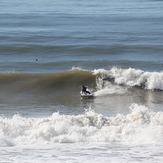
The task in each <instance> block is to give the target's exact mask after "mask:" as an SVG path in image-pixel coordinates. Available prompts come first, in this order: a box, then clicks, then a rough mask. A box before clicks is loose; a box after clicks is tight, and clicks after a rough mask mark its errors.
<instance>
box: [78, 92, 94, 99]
mask: <svg viewBox="0 0 163 163" xmlns="http://www.w3.org/2000/svg"><path fill="white" fill-rule="evenodd" d="M80 96H81V98H93V97H94V94H93V93H92V92H91V94H88V93H82V91H81V92H80Z"/></svg>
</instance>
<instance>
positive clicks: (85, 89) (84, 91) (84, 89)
mask: <svg viewBox="0 0 163 163" xmlns="http://www.w3.org/2000/svg"><path fill="white" fill-rule="evenodd" d="M82 93H84V94H87V93H88V94H91V93H90V92H89V91H87V88H86V87H85V86H83V88H82Z"/></svg>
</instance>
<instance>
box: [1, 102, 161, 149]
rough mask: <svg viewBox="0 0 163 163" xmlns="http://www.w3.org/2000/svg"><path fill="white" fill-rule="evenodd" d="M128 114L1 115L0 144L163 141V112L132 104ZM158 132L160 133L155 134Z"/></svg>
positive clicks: (88, 111)
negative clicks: (8, 116)
mask: <svg viewBox="0 0 163 163" xmlns="http://www.w3.org/2000/svg"><path fill="white" fill-rule="evenodd" d="M130 110H131V112H130V113H129V114H126V115H124V114H117V115H115V116H113V117H108V116H103V115H101V114H97V113H95V112H94V111H93V110H91V109H90V110H87V111H86V112H85V113H84V114H80V115H61V114H59V113H53V114H52V115H51V116H49V117H46V118H45V117H44V118H24V117H22V116H20V115H14V116H13V117H12V118H4V117H0V126H1V131H0V132H1V134H0V146H16V145H30V144H32V145H33V144H39V145H40V144H41V145H43V144H53V143H76V142H105V143H119V144H137V145H140V144H153V143H159V142H162V137H163V112H152V111H150V110H149V108H147V107H145V106H143V105H137V104H132V105H131V106H130ZM156 133H157V135H156Z"/></svg>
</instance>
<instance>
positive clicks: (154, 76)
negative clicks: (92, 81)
mask: <svg viewBox="0 0 163 163" xmlns="http://www.w3.org/2000/svg"><path fill="white" fill-rule="evenodd" d="M93 74H94V75H96V76H98V81H101V82H100V86H102V84H103V87H105V86H106V85H107V84H108V83H106V82H108V81H109V82H114V83H116V84H117V85H125V86H130V87H141V88H144V89H148V90H163V72H145V71H142V70H138V69H133V68H129V69H118V68H112V69H111V70H104V69H98V70H94V71H93ZM101 83H102V84H101Z"/></svg>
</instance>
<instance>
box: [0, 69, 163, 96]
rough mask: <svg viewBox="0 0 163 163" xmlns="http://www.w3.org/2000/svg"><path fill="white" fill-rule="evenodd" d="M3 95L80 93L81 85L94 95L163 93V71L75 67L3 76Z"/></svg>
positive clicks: (1, 75)
mask: <svg viewBox="0 0 163 163" xmlns="http://www.w3.org/2000/svg"><path fill="white" fill-rule="evenodd" d="M0 83H1V85H0V93H1V94H4V93H9V94H11V93H20V92H23V93H24V92H25V93H37V94H43V93H48V94H53V95H60V96H62V95H64V94H70V93H71V94H72V92H73V94H74V95H75V96H76V95H77V94H79V92H80V88H81V87H80V86H81V85H88V86H90V87H91V88H92V89H94V90H95V95H96V96H100V95H105V94H114V93H116V94H124V93H126V91H127V90H126V88H125V87H122V85H124V86H130V87H141V88H144V89H148V90H163V72H145V71H142V70H137V69H132V68H129V69H117V68H113V69H111V70H104V69H98V70H94V71H87V70H82V69H79V68H73V69H72V70H70V71H65V72H58V73H40V74H32V73H1V74H0Z"/></svg>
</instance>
